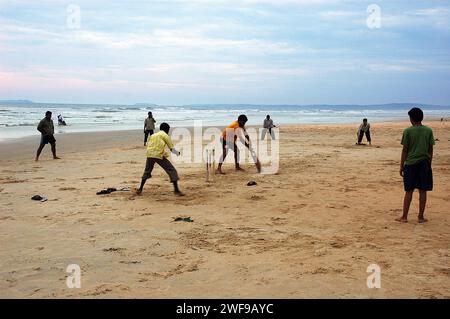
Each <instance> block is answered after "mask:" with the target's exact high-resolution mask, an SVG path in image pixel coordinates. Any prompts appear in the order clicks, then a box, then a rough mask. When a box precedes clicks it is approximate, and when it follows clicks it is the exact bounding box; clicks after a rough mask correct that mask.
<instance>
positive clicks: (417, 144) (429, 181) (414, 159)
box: [396, 107, 434, 223]
mask: <svg viewBox="0 0 450 319" xmlns="http://www.w3.org/2000/svg"><path fill="white" fill-rule="evenodd" d="M408 115H409V118H410V121H411V124H412V126H410V127H408V128H407V129H405V130H404V131H403V138H402V145H403V150H402V157H401V160H400V176H402V177H403V184H404V188H405V198H404V200H403V215H402V216H401V217H400V218H397V219H396V220H397V221H399V222H403V223H406V222H408V212H409V207H410V205H411V200H412V196H413V192H414V189H416V188H417V189H418V190H419V216H418V218H419V223H424V222H426V221H427V219H425V218H424V212H425V206H426V203H427V191H431V190H433V172H432V170H431V162H432V160H433V145H434V136H433V131H432V130H431V128H429V127H427V126H425V125H422V120H423V111H422V110H421V109H419V108H417V107H414V108H412V109H411V110H410V111H409V112H408Z"/></svg>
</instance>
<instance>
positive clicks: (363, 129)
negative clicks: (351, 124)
mask: <svg viewBox="0 0 450 319" xmlns="http://www.w3.org/2000/svg"><path fill="white" fill-rule="evenodd" d="M364 134H366V138H367V142H369V145H372V139H371V137H370V124H369V123H368V122H367V119H363V122H362V124H361V125H360V126H359V129H358V134H357V135H358V143H357V144H358V145H361V142H362V140H363V137H364Z"/></svg>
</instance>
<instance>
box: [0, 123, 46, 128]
mask: <svg viewBox="0 0 450 319" xmlns="http://www.w3.org/2000/svg"><path fill="white" fill-rule="evenodd" d="M0 125H4V126H6V127H15V126H36V125H37V124H35V123H18V124H0Z"/></svg>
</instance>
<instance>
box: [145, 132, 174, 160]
mask: <svg viewBox="0 0 450 319" xmlns="http://www.w3.org/2000/svg"><path fill="white" fill-rule="evenodd" d="M166 146H167V147H168V148H170V149H172V148H173V142H172V139H171V138H170V136H169V135H167V133H166V132H164V131H159V132H158V133H155V134H153V135H152V136H151V137H150V141H149V142H148V146H147V157H152V158H159V159H163V158H164V157H169V153H168V152H167V150H166Z"/></svg>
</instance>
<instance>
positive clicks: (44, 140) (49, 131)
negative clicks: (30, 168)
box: [36, 111, 59, 162]
mask: <svg viewBox="0 0 450 319" xmlns="http://www.w3.org/2000/svg"><path fill="white" fill-rule="evenodd" d="M37 130H38V131H39V132H41V143H40V144H39V147H38V150H37V152H36V162H37V161H38V160H39V156H40V155H41V152H42V150H43V149H44V146H45V144H48V143H50V145H51V148H52V153H53V159H59V157H58V156H56V139H55V137H54V136H53V135H54V134H55V128H54V126H53V120H52V112H50V111H47V112H45V117H44V118H43V119H42V120H41V121H40V122H39V125H38V126H37Z"/></svg>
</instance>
